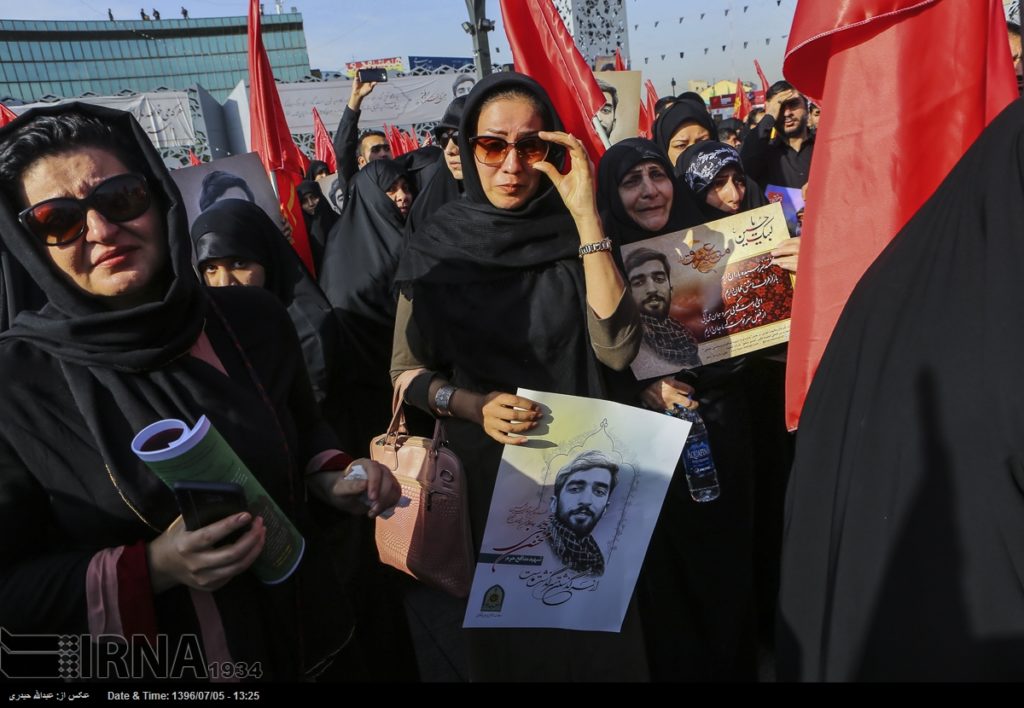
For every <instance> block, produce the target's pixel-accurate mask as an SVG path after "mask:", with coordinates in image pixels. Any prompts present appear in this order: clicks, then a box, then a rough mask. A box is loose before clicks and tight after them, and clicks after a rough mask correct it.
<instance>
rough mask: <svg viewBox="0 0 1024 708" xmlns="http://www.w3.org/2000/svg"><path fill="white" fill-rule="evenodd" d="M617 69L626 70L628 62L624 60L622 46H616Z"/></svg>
mask: <svg viewBox="0 0 1024 708" xmlns="http://www.w3.org/2000/svg"><path fill="white" fill-rule="evenodd" d="M615 71H626V62H625V61H623V60H622V47H615Z"/></svg>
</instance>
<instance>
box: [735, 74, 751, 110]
mask: <svg viewBox="0 0 1024 708" xmlns="http://www.w3.org/2000/svg"><path fill="white" fill-rule="evenodd" d="M751 108H752V106H751V104H750V97H749V96H747V90H746V89H745V88H743V82H742V81H740V80H739V79H736V98H735V100H734V101H733V104H732V116H733V118H738V119H739V120H746V119H747V116H748V115H750V109H751Z"/></svg>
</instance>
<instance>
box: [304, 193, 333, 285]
mask: <svg viewBox="0 0 1024 708" xmlns="http://www.w3.org/2000/svg"><path fill="white" fill-rule="evenodd" d="M295 191H296V192H297V193H298V195H299V202H300V203H301V206H302V220H303V221H304V222H305V224H306V234H307V235H308V236H309V250H310V253H311V254H312V256H313V267H314V268H315V269H316V272H317V273H319V272H320V268H321V267H322V265H323V260H324V247H325V246H326V245H327V236H328V235H329V234H330V233H331V229H332V228H334V223H335V222H336V221H337V220H338V215H337V214H336V213H335V211H334V209H331V207H330V205H329V204H328V203H327V200H326V199H324V194H323V192H321V191H320V185H319V184H317V183H316V182H312V181H310V180H303V181H302V182H299V186H298V187H296V188H295Z"/></svg>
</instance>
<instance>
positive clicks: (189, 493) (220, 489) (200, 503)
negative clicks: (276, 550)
mask: <svg viewBox="0 0 1024 708" xmlns="http://www.w3.org/2000/svg"><path fill="white" fill-rule="evenodd" d="M173 489H174V496H175V497H176V498H177V500H178V508H179V509H180V510H181V516H182V519H183V520H184V522H185V528H186V529H188V530H189V531H195V530H197V529H201V528H203V527H204V526H209V525H210V524H212V523H215V522H217V521H220V520H221V519H225V518H227V517H229V516H233V515H235V514H240V513H242V512H243V511H248V508H249V507H248V505H247V504H246V503H245V492H244V491H243V490H242V487H241V485H238V484H234V483H225V482H175V483H174V487H173ZM250 525H251V524H250ZM250 525H247V526H245V527H243V528H240V529H238V530H237V531H235V532H233V533H232V534H231V535H229V536H228V537H227V538H224V539H222V540H221V541H219V542H218V543H217V544H216V545H217V546H218V547H219V546H226V545H229V544H232V543H234V542H235V541H237V540H238V539H239V538H241V537H242V536H243V535H244V534H245V532H246V531H248V530H249V527H250Z"/></svg>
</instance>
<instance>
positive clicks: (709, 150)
mask: <svg viewBox="0 0 1024 708" xmlns="http://www.w3.org/2000/svg"><path fill="white" fill-rule="evenodd" d="M730 165H735V166H736V167H737V168H738V169H739V170H740V172H742V171H743V163H742V162H740V154H739V153H738V152H736V148H734V147H732V146H731V145H726V144H725V143H719V142H714V141H711V140H708V141H705V142H702V143H697V144H695V145H691V146H690V147H689V148H687V149H686V150H685V151H684V152H683V154H682V155H680V156H679V159H678V160H677V161H676V173H677V174H679V175H680V176H681V177H682V178H683V179H684V180H686V185H687V186H688V187H689V188H690V189H691V190H692V191H693V193H694V194H696V195H698V196H701V197H702V196H704V193H705V192H707V190H708V187H710V186H711V183H712V182H713V181H714V180H715V177H716V176H718V173H719V172H721V171H722V170H724V169H725V168H726V167H729V166H730Z"/></svg>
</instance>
